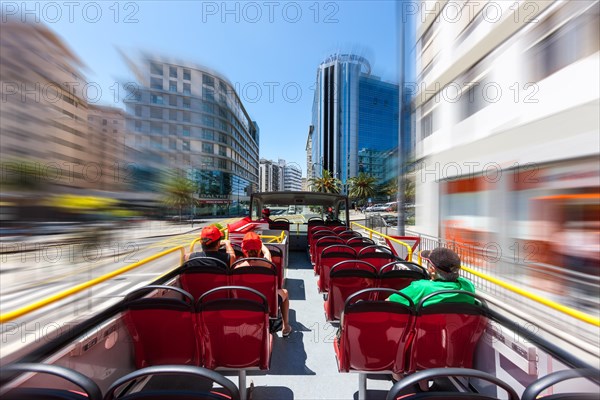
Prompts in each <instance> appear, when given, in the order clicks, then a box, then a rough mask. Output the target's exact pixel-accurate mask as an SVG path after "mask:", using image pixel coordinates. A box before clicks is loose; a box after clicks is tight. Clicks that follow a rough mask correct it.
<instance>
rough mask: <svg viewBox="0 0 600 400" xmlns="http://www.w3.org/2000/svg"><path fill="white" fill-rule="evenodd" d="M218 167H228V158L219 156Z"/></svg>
mask: <svg viewBox="0 0 600 400" xmlns="http://www.w3.org/2000/svg"><path fill="white" fill-rule="evenodd" d="M217 163H218V164H217V167H218V168H220V169H227V160H223V159H222V158H219V159H218V160H217Z"/></svg>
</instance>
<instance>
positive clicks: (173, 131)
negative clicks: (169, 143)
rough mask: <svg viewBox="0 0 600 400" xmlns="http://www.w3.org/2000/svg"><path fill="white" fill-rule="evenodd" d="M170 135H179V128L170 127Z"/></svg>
mask: <svg viewBox="0 0 600 400" xmlns="http://www.w3.org/2000/svg"><path fill="white" fill-rule="evenodd" d="M169 135H177V126H175V125H169Z"/></svg>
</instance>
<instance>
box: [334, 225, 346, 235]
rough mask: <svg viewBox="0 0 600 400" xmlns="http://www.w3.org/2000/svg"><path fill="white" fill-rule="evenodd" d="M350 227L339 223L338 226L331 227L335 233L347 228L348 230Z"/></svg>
mask: <svg viewBox="0 0 600 400" xmlns="http://www.w3.org/2000/svg"><path fill="white" fill-rule="evenodd" d="M347 229H348V227H346V226H345V225H338V226H334V227H333V228H331V230H332V231H333V232H334V233H335V234H339V233H341V232H344V231H345V230H347Z"/></svg>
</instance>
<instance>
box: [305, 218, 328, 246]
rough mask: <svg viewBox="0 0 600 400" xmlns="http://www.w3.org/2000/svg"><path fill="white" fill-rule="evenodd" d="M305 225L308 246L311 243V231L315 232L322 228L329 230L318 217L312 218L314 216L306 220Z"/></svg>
mask: <svg viewBox="0 0 600 400" xmlns="http://www.w3.org/2000/svg"><path fill="white" fill-rule="evenodd" d="M307 225H308V226H307V227H306V231H307V241H308V245H309V246H310V245H311V243H312V235H313V233H315V232H317V231H318V230H322V229H326V230H330V228H329V227H326V226H325V222H324V221H323V220H322V219H320V218H314V217H313V218H310V219H309V220H308V222H307ZM317 227H318V228H317Z"/></svg>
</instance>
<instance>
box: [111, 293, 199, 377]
mask: <svg viewBox="0 0 600 400" xmlns="http://www.w3.org/2000/svg"><path fill="white" fill-rule="evenodd" d="M154 290H168V291H171V292H174V293H177V294H179V295H181V297H182V298H183V300H181V299H179V298H173V297H141V296H142V295H144V294H147V293H150V292H152V291H154ZM124 306H125V311H124V315H123V320H124V321H125V325H126V326H127V330H128V331H129V335H130V336H131V340H132V341H133V347H134V356H135V365H136V367H137V368H144V367H148V366H151V365H166V364H190V365H199V360H200V356H199V350H198V346H197V340H196V336H195V332H194V325H195V320H194V298H193V297H192V295H191V294H189V293H188V292H186V291H184V290H182V289H179V288H177V287H174V286H163V285H149V286H144V287H142V288H140V289H137V290H134V291H133V292H131V293H129V294H128V295H127V296H126V297H125V301H124Z"/></svg>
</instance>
